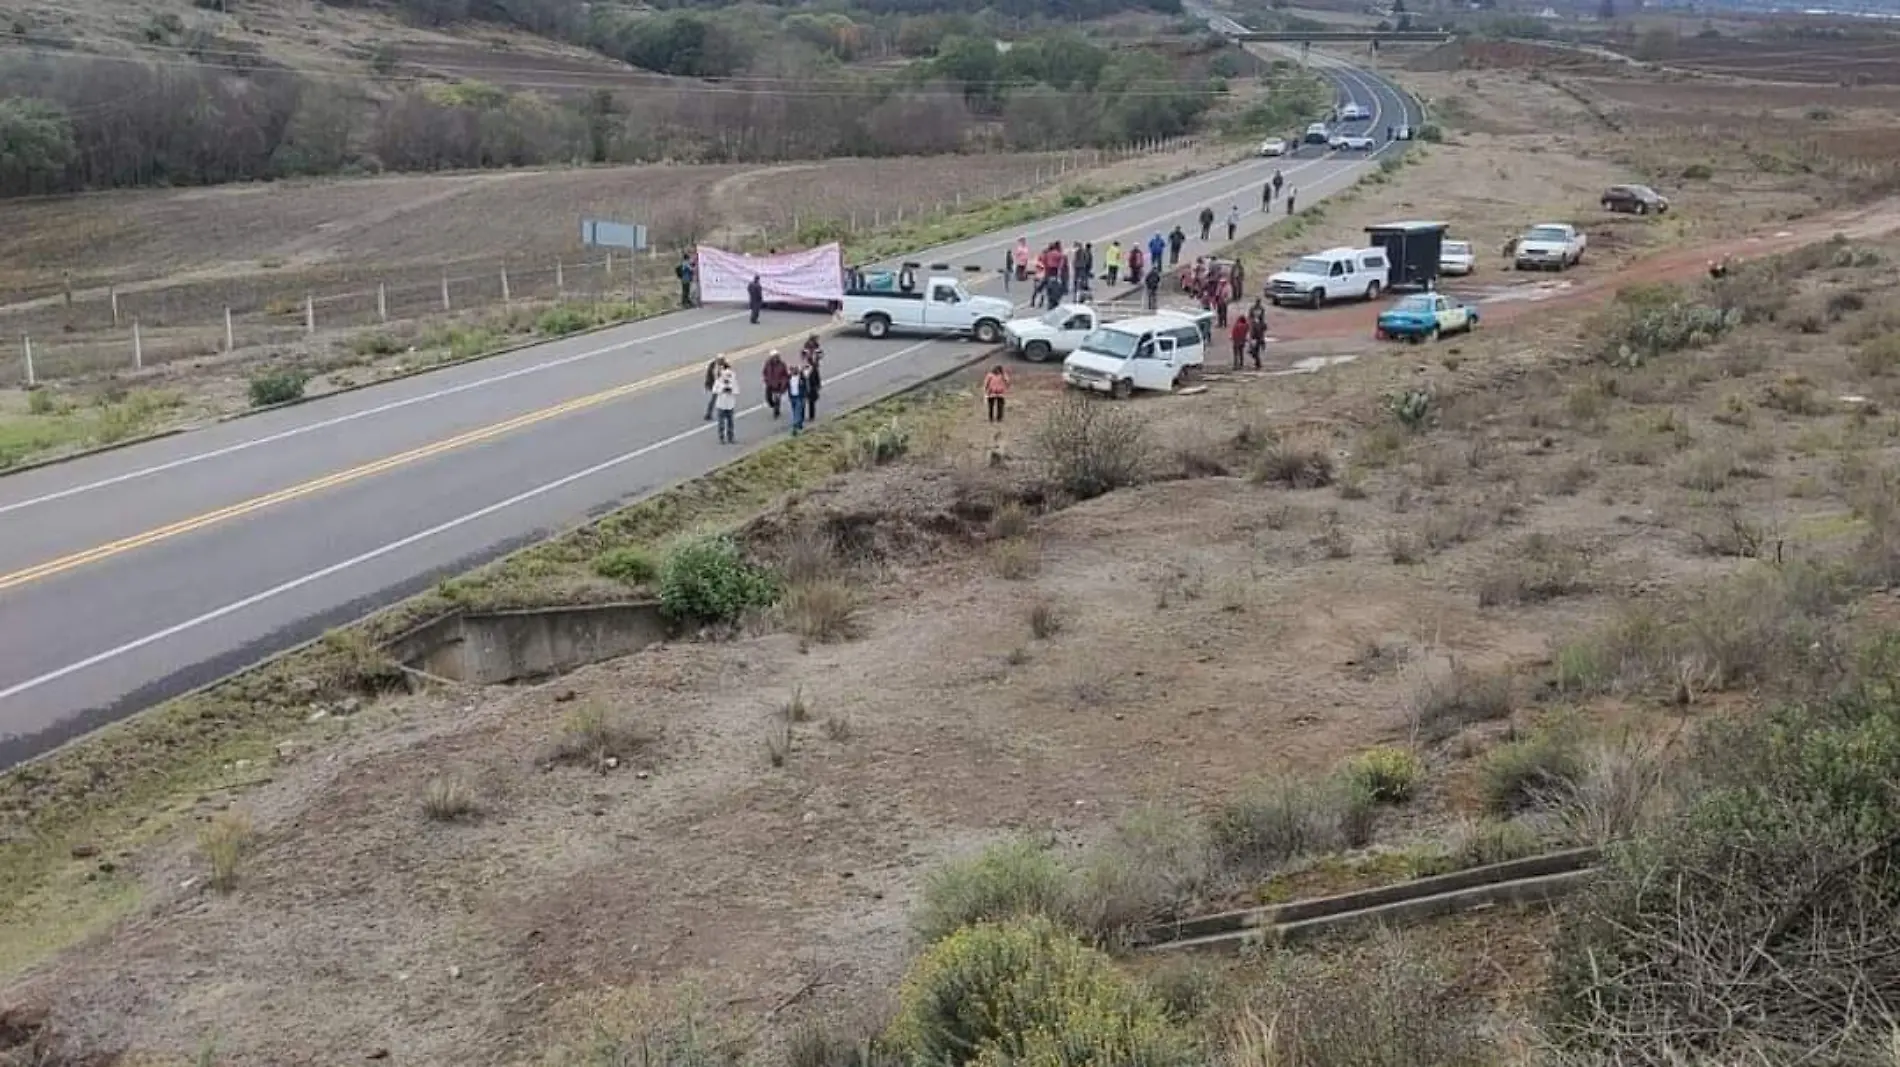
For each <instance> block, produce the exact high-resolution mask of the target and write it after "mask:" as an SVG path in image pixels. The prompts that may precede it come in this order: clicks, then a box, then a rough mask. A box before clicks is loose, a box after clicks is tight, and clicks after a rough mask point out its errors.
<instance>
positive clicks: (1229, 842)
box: [1208, 777, 1373, 877]
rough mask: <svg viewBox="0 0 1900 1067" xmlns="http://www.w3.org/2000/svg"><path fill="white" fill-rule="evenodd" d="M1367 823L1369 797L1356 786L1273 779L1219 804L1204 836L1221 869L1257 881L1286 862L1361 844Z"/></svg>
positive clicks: (1330, 781)
mask: <svg viewBox="0 0 1900 1067" xmlns="http://www.w3.org/2000/svg"><path fill="white" fill-rule="evenodd" d="M1372 821H1373V801H1372V797H1371V795H1370V794H1368V793H1367V792H1366V791H1365V789H1364V788H1363V787H1362V786H1361V785H1360V784H1359V783H1356V782H1354V781H1352V780H1350V779H1347V778H1343V777H1341V778H1325V779H1320V780H1317V781H1315V780H1311V779H1304V778H1276V779H1269V780H1267V781H1264V782H1261V783H1258V784H1256V785H1254V786H1252V787H1251V788H1249V789H1247V790H1246V791H1245V792H1243V793H1242V794H1241V795H1240V796H1239V797H1238V798H1237V799H1235V800H1232V801H1229V802H1228V803H1227V804H1225V805H1224V806H1222V808H1221V809H1220V810H1219V811H1217V812H1216V813H1215V814H1214V817H1213V818H1212V820H1211V821H1210V822H1209V824H1208V836H1209V839H1210V842H1211V844H1212V847H1213V851H1214V855H1215V856H1216V857H1217V858H1218V859H1219V860H1220V861H1221V863H1222V864H1223V865H1224V866H1225V867H1227V868H1229V869H1231V870H1233V871H1235V872H1237V873H1239V874H1241V875H1243V876H1247V877H1260V876H1264V875H1267V874H1270V873H1272V872H1273V871H1274V870H1275V869H1276V868H1278V867H1280V866H1281V865H1283V864H1285V863H1287V862H1288V861H1290V860H1295V859H1299V858H1300V857H1303V856H1310V855H1316V854H1321V853H1327V852H1337V851H1340V850H1342V849H1346V848H1356V847H1358V846H1359V845H1363V844H1365V842H1366V841H1367V840H1368V839H1369V838H1370V837H1371V835H1372Z"/></svg>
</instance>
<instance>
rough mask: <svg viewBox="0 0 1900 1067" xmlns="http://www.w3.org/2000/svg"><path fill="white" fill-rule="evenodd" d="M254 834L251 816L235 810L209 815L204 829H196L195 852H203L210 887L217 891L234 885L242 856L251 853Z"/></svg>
mask: <svg viewBox="0 0 1900 1067" xmlns="http://www.w3.org/2000/svg"><path fill="white" fill-rule="evenodd" d="M254 836H255V835H254V833H253V831H252V829H251V817H250V816H249V815H246V814H245V813H244V812H241V811H235V810H233V811H225V812H220V813H219V814H217V815H214V816H212V818H211V821H210V822H209V823H207V824H206V825H205V827H204V829H202V830H200V831H198V851H199V852H200V853H202V854H203V855H204V859H205V866H206V867H207V868H208V869H209V871H210V875H209V878H208V881H209V884H210V886H211V888H213V889H215V890H217V891H218V892H220V893H229V892H230V891H231V890H233V889H236V888H237V884H238V874H239V870H240V868H241V867H242V866H243V863H244V857H245V856H246V855H248V854H249V853H250V850H251V844H252V841H253V840H254Z"/></svg>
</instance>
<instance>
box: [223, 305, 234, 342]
mask: <svg viewBox="0 0 1900 1067" xmlns="http://www.w3.org/2000/svg"><path fill="white" fill-rule="evenodd" d="M235 348H237V331H235V330H233V329H232V328H231V308H230V307H229V305H227V306H226V307H225V309H224V350H225V351H226V352H230V351H232V350H233V349H235Z"/></svg>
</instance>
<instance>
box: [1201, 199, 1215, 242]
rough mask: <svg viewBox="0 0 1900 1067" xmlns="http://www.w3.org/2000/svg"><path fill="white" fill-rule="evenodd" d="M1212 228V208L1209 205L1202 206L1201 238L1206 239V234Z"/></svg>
mask: <svg viewBox="0 0 1900 1067" xmlns="http://www.w3.org/2000/svg"><path fill="white" fill-rule="evenodd" d="M1213 229H1214V209H1213V208H1211V207H1203V208H1202V209H1201V240H1203V241H1205V240H1207V235H1208V234H1209V233H1210V232H1212V231H1213Z"/></svg>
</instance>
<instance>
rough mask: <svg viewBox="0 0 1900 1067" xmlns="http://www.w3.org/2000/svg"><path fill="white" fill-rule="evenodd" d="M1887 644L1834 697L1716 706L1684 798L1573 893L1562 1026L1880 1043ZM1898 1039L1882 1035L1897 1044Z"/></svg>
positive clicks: (1649, 1058)
mask: <svg viewBox="0 0 1900 1067" xmlns="http://www.w3.org/2000/svg"><path fill="white" fill-rule="evenodd" d="M1892 662H1893V661H1892V658H1891V646H1884V645H1883V646H1881V647H1880V648H1879V649H1878V650H1877V651H1876V653H1875V655H1874V657H1873V659H1872V660H1870V663H1871V664H1872V668H1871V670H1868V671H1866V672H1865V673H1863V675H1862V677H1861V678H1860V679H1859V684H1856V685H1853V686H1850V687H1846V688H1845V689H1844V690H1843V691H1842V692H1841V693H1839V694H1837V695H1835V696H1834V697H1833V698H1831V699H1828V700H1823V701H1814V702H1809V703H1805V704H1799V705H1790V706H1785V707H1781V708H1778V709H1774V710H1772V711H1769V712H1767V713H1765V714H1760V715H1747V716H1736V717H1734V718H1732V719H1725V720H1721V721H1718V722H1716V723H1713V724H1711V725H1710V727H1709V728H1708V729H1707V730H1706V731H1705V732H1704V733H1703V734H1702V735H1701V737H1700V738H1699V740H1698V741H1697V742H1696V744H1695V747H1694V750H1693V752H1692V753H1691V756H1690V759H1689V761H1688V771H1687V776H1688V778H1689V780H1690V784H1691V785H1692V787H1693V788H1692V790H1691V791H1690V792H1689V794H1688V795H1689V796H1690V797H1692V800H1691V801H1690V802H1689V804H1688V806H1687V807H1686V809H1685V810H1683V811H1682V812H1681V813H1679V814H1677V815H1676V816H1674V817H1672V818H1670V819H1669V820H1668V821H1667V822H1666V823H1665V824H1664V825H1663V826H1661V827H1660V828H1659V829H1657V830H1655V831H1653V832H1651V833H1647V834H1644V835H1642V836H1641V837H1640V838H1639V839H1638V840H1637V841H1636V842H1634V843H1633V844H1631V845H1628V846H1624V847H1621V848H1617V849H1613V850H1611V852H1610V853H1609V856H1608V860H1609V862H1607V863H1606V864H1605V865H1604V867H1603V869H1602V870H1601V871H1600V872H1599V874H1598V876H1597V877H1596V878H1595V879H1594V880H1593V881H1592V882H1591V883H1590V885H1588V886H1587V887H1586V888H1585V889H1584V891H1583V892H1582V893H1580V894H1579V895H1577V896H1576V897H1575V898H1573V899H1572V901H1570V902H1568V903H1567V904H1566V907H1565V909H1564V919H1563V925H1562V928H1561V931H1560V934H1559V937H1558V939H1557V941H1556V945H1555V956H1554V963H1553V970H1552V978H1553V993H1554V997H1553V1000H1552V1004H1551V1008H1552V1017H1551V1023H1552V1026H1551V1031H1552V1036H1553V1037H1554V1038H1555V1039H1556V1041H1557V1042H1558V1043H1559V1045H1560V1046H1563V1047H1565V1048H1567V1049H1569V1050H1572V1051H1575V1052H1577V1053H1580V1054H1581V1053H1587V1054H1588V1055H1590V1056H1591V1057H1593V1058H1595V1059H1597V1060H1599V1061H1602V1062H1610V1061H1615V1062H1621V1063H1629V1064H1643V1065H1648V1064H1659V1063H1663V1062H1688V1061H1689V1060H1690V1059H1691V1058H1692V1056H1695V1057H1701V1058H1705V1060H1706V1062H1741V1060H1739V1059H1731V1058H1730V1057H1729V1056H1728V1055H1725V1053H1728V1052H1732V1051H1735V1050H1738V1049H1743V1048H1766V1049H1768V1050H1770V1051H1769V1053H1768V1054H1767V1055H1765V1056H1763V1057H1761V1058H1759V1059H1756V1060H1754V1062H1762V1063H1771V1062H1772V1063H1793V1062H1798V1061H1799V1060H1801V1059H1803V1058H1809V1059H1814V1060H1815V1061H1816V1062H1821V1061H1825V1062H1832V1063H1875V1062H1879V1059H1878V1057H1875V1056H1872V1055H1870V1054H1869V1053H1871V1051H1872V1049H1871V1048H1870V1047H1869V1046H1874V1045H1878V1044H1880V1043H1883V1042H1887V1043H1890V1042H1891V1037H1892V1032H1891V1023H1890V1021H1889V1020H1891V1018H1893V1013H1894V1011H1895V1007H1896V1005H1895V1004H1894V997H1895V993H1894V991H1895V990H1896V989H1900V953H1896V947H1900V946H1897V944H1896V942H1897V941H1900V864H1897V863H1895V862H1894V858H1893V855H1892V853H1893V850H1894V843H1895V841H1896V840H1900V806H1897V805H1895V804H1894V802H1893V783H1894V782H1895V781H1900V703H1896V701H1895V700H1894V698H1893V696H1892V694H1893V693H1894V692H1895V691H1896V690H1895V689H1894V687H1893V682H1894V672H1893V669H1892ZM1889 1047H1890V1044H1889Z"/></svg>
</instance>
